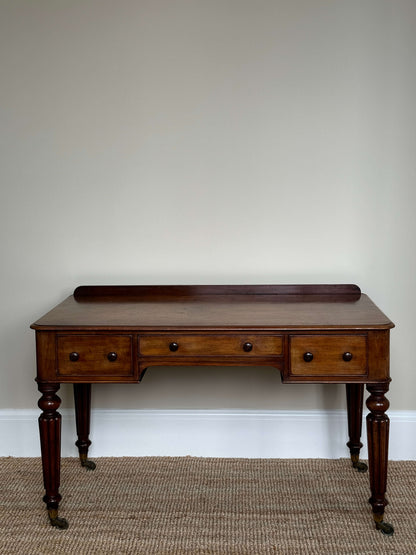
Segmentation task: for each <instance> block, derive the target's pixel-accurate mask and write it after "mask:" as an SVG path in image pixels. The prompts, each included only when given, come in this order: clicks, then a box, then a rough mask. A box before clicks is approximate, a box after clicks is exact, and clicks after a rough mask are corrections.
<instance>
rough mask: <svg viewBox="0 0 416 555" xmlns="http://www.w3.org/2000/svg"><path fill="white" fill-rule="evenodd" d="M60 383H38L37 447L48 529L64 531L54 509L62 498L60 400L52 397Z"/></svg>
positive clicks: (63, 520) (65, 523) (66, 525)
mask: <svg viewBox="0 0 416 555" xmlns="http://www.w3.org/2000/svg"><path fill="white" fill-rule="evenodd" d="M59 386H60V384H56V383H43V382H40V383H38V389H39V391H40V392H41V393H42V397H41V398H40V399H39V402H38V406H39V408H40V409H41V410H42V414H41V415H40V416H39V432H40V445H41V452H42V468H43V483H44V486H45V496H44V497H43V500H44V502H45V503H46V506H47V509H48V513H49V519H50V522H51V524H52V526H56V527H57V528H62V529H65V528H68V522H67V521H66V520H65V519H64V518H60V517H59V516H58V506H59V502H60V500H61V499H62V498H61V495H60V494H59V482H60V471H61V415H60V414H59V412H57V409H58V408H59V405H60V404H61V399H60V398H59V397H58V396H57V395H56V392H57V391H58V389H59Z"/></svg>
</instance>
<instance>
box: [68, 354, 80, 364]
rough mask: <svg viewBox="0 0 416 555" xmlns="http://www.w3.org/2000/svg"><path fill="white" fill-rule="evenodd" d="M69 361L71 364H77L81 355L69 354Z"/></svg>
mask: <svg viewBox="0 0 416 555" xmlns="http://www.w3.org/2000/svg"><path fill="white" fill-rule="evenodd" d="M69 360H70V361H71V362H76V361H77V360H79V354H78V353H75V352H73V353H69Z"/></svg>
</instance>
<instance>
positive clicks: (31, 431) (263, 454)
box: [0, 409, 416, 460]
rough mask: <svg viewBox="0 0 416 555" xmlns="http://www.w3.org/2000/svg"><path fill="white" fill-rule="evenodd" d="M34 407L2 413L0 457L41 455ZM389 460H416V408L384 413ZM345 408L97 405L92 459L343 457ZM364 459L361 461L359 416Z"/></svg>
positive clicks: (65, 417)
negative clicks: (125, 407)
mask: <svg viewBox="0 0 416 555" xmlns="http://www.w3.org/2000/svg"><path fill="white" fill-rule="evenodd" d="M60 412H61V414H62V456H64V457H75V456H77V449H76V447H75V445H74V441H75V439H76V437H75V418H74V413H73V411H72V410H70V409H63V410H62V411H60ZM39 413H40V411H39V410H0V440H1V441H0V456H3V457H5V456H13V457H38V456H39V455H40V448H39V437H38V426H37V418H38V416H39ZM389 417H390V422H391V425H390V449H389V458H390V459H392V460H416V441H409V439H408V438H414V437H416V411H389ZM347 435H348V428H347V417H346V412H345V411H343V410H328V411H321V410H312V411H283V410H280V411H277V410H276V411H273V410H270V411H256V410H101V409H95V410H94V409H93V410H92V414H91V435H90V438H91V440H92V442H93V443H92V446H91V448H90V456H91V458H94V457H109V456H113V457H123V456H135V457H141V456H187V455H190V456H196V457H246V458H328V459H336V458H343V457H348V456H349V452H348V449H347V447H346V442H347V441H348V437H347ZM362 442H363V444H364V447H363V449H362V458H364V459H365V458H367V448H366V443H367V438H366V431H365V419H364V421H363V436H362Z"/></svg>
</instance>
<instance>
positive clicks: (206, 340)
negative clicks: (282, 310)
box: [139, 334, 283, 364]
mask: <svg viewBox="0 0 416 555" xmlns="http://www.w3.org/2000/svg"><path fill="white" fill-rule="evenodd" d="M139 343H140V346H139V352H140V354H141V355H143V356H166V357H174V356H187V355H194V356H201V355H203V356H210V355H212V356H218V355H223V356H233V355H240V356H245V355H247V356H278V355H280V354H282V352H283V340H282V337H281V336H269V335H258V336H255V335H249V334H247V335H224V334H223V335H213V334H204V335H184V334H175V335H172V334H169V335H166V334H161V335H143V337H142V338H141V339H140V340H139ZM173 346H174V348H172V347H173ZM166 363H167V364H168V363H169V361H166Z"/></svg>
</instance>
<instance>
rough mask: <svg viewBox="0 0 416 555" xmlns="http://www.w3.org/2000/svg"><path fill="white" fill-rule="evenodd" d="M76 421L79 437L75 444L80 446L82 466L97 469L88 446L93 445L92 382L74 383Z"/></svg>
mask: <svg viewBox="0 0 416 555" xmlns="http://www.w3.org/2000/svg"><path fill="white" fill-rule="evenodd" d="M74 401H75V422H76V427H77V436H78V439H77V441H76V442H75V445H76V446H77V447H78V452H79V460H80V461H81V464H82V466H85V467H86V468H87V469H88V470H94V469H95V463H94V462H93V461H90V460H88V458H87V456H88V448H89V446H90V445H91V441H90V438H89V435H90V415H91V384H90V383H80V384H74Z"/></svg>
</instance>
